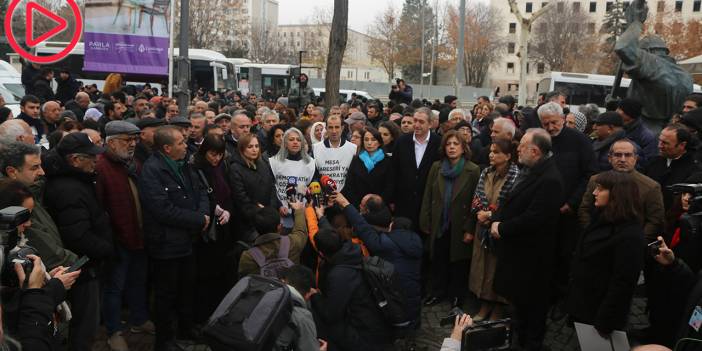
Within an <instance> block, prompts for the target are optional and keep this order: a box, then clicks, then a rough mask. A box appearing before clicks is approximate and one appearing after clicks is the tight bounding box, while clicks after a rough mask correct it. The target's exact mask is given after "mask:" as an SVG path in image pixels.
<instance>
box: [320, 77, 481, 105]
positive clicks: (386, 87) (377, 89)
mask: <svg viewBox="0 0 702 351" xmlns="http://www.w3.org/2000/svg"><path fill="white" fill-rule="evenodd" d="M324 82H325V80H324V79H314V78H310V85H311V86H312V87H313V88H324ZM339 85H340V86H339V89H348V90H362V91H365V92H367V93H368V94H370V95H371V96H373V97H375V98H378V99H381V100H384V101H385V100H388V94H389V93H390V86H391V84H390V83H377V82H363V81H352V80H342V81H341V82H340V84H339ZM410 85H411V86H412V90H413V96H414V98H415V99H422V98H426V99H427V100H430V101H431V100H434V99H439V100H441V101H443V99H444V96H446V95H453V94H454V87H453V86H448V85H424V89H422V86H421V85H419V84H410ZM422 91H423V92H424V94H423V96H421V93H422ZM491 94H492V91H491V89H488V88H475V87H469V86H463V87H461V89H460V92H459V94H458V95H459V96H458V99H459V101H460V102H461V103H462V104H466V103H474V102H475V100H477V99H478V97H479V96H483V95H484V96H490V95H491Z"/></svg>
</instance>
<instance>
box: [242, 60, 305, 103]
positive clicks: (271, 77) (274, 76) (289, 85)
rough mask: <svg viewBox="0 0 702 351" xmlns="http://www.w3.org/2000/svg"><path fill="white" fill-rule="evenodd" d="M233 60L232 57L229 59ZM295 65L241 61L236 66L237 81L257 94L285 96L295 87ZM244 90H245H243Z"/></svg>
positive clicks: (296, 69)
mask: <svg viewBox="0 0 702 351" xmlns="http://www.w3.org/2000/svg"><path fill="white" fill-rule="evenodd" d="M230 60H233V59H230ZM298 70H299V69H298V66H297V65H285V64H268V63H251V62H247V63H242V64H240V65H237V66H236V71H237V76H238V81H239V83H240V84H241V83H243V84H244V86H247V88H248V89H247V91H248V92H252V93H255V94H258V95H267V94H266V92H267V91H268V94H269V95H272V96H287V95H288V94H289V93H290V90H292V89H293V88H295V87H297V80H296V79H295V75H296V74H297V72H298ZM245 92H246V91H245Z"/></svg>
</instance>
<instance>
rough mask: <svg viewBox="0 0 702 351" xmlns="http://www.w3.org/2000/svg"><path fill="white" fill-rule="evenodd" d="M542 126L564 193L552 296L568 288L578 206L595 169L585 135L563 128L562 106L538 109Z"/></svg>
mask: <svg viewBox="0 0 702 351" xmlns="http://www.w3.org/2000/svg"><path fill="white" fill-rule="evenodd" d="M537 112H538V114H539V119H540V120H541V125H543V127H544V129H546V131H547V132H548V133H549V134H550V135H551V145H552V152H553V159H554V161H555V162H556V167H557V168H558V171H559V172H560V174H561V177H562V178H561V180H562V184H563V193H562V198H561V204H560V206H559V207H560V213H561V215H560V216H559V220H558V231H557V233H558V235H557V237H556V238H555V239H556V259H557V261H556V267H557V268H556V272H555V276H554V278H555V280H554V288H555V290H554V291H553V295H554V296H553V297H554V298H561V297H563V296H565V294H566V292H567V290H568V275H569V272H570V261H571V256H572V253H573V250H574V249H575V243H576V242H577V236H578V229H579V228H578V217H577V213H578V206H579V205H580V202H581V201H582V199H583V193H585V188H586V187H587V182H588V180H589V179H590V177H591V176H592V175H593V174H595V173H596V172H597V164H596V162H595V152H594V151H593V149H592V142H591V141H590V139H588V137H586V136H585V134H583V133H580V132H579V131H577V130H575V129H572V128H565V115H564V114H563V108H562V107H561V105H560V104H559V103H557V102H547V103H545V104H543V105H541V107H539V109H538V111H537Z"/></svg>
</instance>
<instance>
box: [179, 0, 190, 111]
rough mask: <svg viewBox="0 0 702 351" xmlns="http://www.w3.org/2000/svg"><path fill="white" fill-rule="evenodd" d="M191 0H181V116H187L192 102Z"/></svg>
mask: <svg viewBox="0 0 702 351" xmlns="http://www.w3.org/2000/svg"><path fill="white" fill-rule="evenodd" d="M189 3H190V1H189V0H180V33H179V35H180V38H179V42H178V91H177V96H178V110H179V111H180V113H179V114H180V116H181V117H187V115H188V104H189V102H190V87H189V82H190V59H189V58H188V45H189V43H188V39H189V38H190V25H189V24H190V18H189V17H190V6H189Z"/></svg>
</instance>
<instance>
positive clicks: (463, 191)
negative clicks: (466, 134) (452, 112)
mask: <svg viewBox="0 0 702 351" xmlns="http://www.w3.org/2000/svg"><path fill="white" fill-rule="evenodd" d="M440 153H441V160H439V161H436V162H434V164H433V165H432V167H431V170H429V176H428V177H427V186H426V189H425V190H424V199H423V201H422V209H421V212H420V218H419V228H420V229H421V231H422V232H424V233H426V234H428V235H429V250H430V253H431V264H430V265H431V277H432V279H431V281H432V282H431V289H430V291H431V293H430V295H429V296H428V297H427V299H426V300H425V302H424V304H425V305H427V306H431V305H435V304H437V303H438V302H440V301H441V300H442V299H443V298H449V299H450V301H451V304H452V305H453V306H454V307H456V306H459V305H460V304H461V303H462V301H461V299H462V298H463V296H465V293H466V291H467V290H468V279H466V278H467V277H468V273H469V270H468V268H469V265H470V258H471V255H472V247H473V243H472V241H471V240H472V237H473V235H472V232H473V231H474V229H475V225H474V223H473V222H472V221H471V220H469V219H470V212H469V210H468V204H470V203H471V200H473V193H474V191H475V187H476V185H477V184H478V179H479V178H480V168H479V167H478V166H477V165H476V164H475V163H473V162H471V161H470V147H469V146H468V143H467V142H466V140H465V139H464V138H463V136H462V135H461V134H459V133H458V132H457V131H455V130H450V131H448V132H447V133H446V134H445V135H444V137H443V138H442V140H441V148H440Z"/></svg>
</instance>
